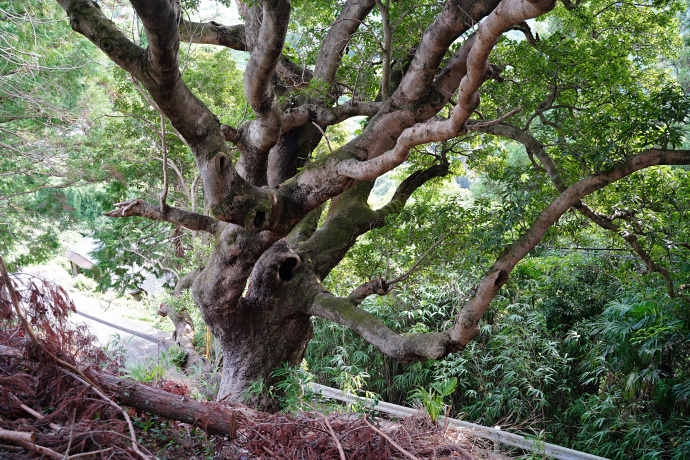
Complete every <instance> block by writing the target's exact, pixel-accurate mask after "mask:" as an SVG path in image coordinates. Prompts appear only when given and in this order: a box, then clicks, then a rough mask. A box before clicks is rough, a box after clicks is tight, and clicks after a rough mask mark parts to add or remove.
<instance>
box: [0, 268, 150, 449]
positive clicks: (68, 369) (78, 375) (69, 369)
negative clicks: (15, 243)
mask: <svg viewBox="0 0 690 460" xmlns="http://www.w3.org/2000/svg"><path fill="white" fill-rule="evenodd" d="M0 272H1V273H0V274H1V275H2V278H3V280H4V284H5V288H6V289H7V292H8V293H9V294H10V298H11V299H12V303H13V304H14V308H15V310H16V312H17V316H19V318H20V320H21V322H22V325H23V326H24V330H25V331H26V333H27V335H28V336H29V337H30V338H31V341H32V342H33V343H34V344H36V345H37V346H39V347H40V348H41V349H42V350H43V352H44V353H45V354H46V356H48V357H49V358H50V359H51V360H53V361H54V362H55V363H56V364H57V365H58V366H59V367H60V368H61V370H63V371H64V372H65V373H67V374H69V375H70V376H71V377H72V378H74V379H76V380H78V381H80V382H82V383H84V384H85V385H88V386H89V387H91V389H92V390H93V391H94V392H95V393H96V394H98V396H100V397H101V398H102V399H103V400H105V401H106V402H107V403H109V404H110V405H112V406H113V407H115V408H116V409H118V410H119V411H120V412H122V414H123V415H124V417H125V420H126V421H127V424H128V425H129V431H130V435H131V441H132V449H133V450H134V452H136V453H137V454H138V455H139V456H140V457H141V458H142V459H144V460H149V459H150V457H149V456H148V455H145V454H144V453H143V452H141V451H140V450H139V447H138V443H137V436H136V433H135V432H134V427H133V426H132V421H131V420H130V419H129V415H127V412H125V410H124V409H122V408H121V407H120V406H118V405H117V404H115V403H114V402H113V401H112V400H111V399H110V398H108V397H107V396H106V395H105V394H103V392H102V391H100V389H99V388H98V386H97V385H96V384H95V383H93V382H92V381H91V379H89V378H88V377H87V376H86V375H84V373H83V372H82V371H81V370H80V369H78V368H77V367H75V366H73V365H72V364H70V363H68V362H65V361H63V360H61V359H60V358H58V357H57V356H55V355H54V354H53V353H51V352H50V351H48V349H47V348H46V347H45V346H44V345H43V343H42V342H41V341H40V340H39V339H38V337H37V336H36V332H34V330H33V328H32V327H31V325H30V324H29V320H28V319H27V318H26V314H25V313H24V309H23V308H22V306H21V305H20V304H19V297H18V296H17V292H16V291H15V290H14V286H13V284H12V280H11V279H10V275H9V273H7V269H6V268H5V261H4V260H3V258H2V256H0ZM49 450H50V449H49ZM58 455H59V454H58ZM59 458H64V457H63V456H60V457H59Z"/></svg>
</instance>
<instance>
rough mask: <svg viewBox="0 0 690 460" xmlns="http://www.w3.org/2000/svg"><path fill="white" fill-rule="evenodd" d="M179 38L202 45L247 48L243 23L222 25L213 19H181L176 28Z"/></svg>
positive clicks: (239, 49)
mask: <svg viewBox="0 0 690 460" xmlns="http://www.w3.org/2000/svg"><path fill="white" fill-rule="evenodd" d="M178 32H179V34H180V40H182V41H185V42H188V43H199V44H204V45H220V46H225V47H226V48H231V49H234V50H238V51H246V50H247V42H246V40H247V38H246V37H245V34H244V24H237V25H234V26H224V25H222V24H218V23H217V22H215V21H211V22H191V21H182V22H181V23H180V26H179V28H178Z"/></svg>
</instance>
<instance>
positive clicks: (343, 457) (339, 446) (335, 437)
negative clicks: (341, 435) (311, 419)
mask: <svg viewBox="0 0 690 460" xmlns="http://www.w3.org/2000/svg"><path fill="white" fill-rule="evenodd" d="M316 413H317V414H319V415H320V416H321V418H322V419H323V421H324V423H326V428H328V432H329V433H330V434H331V437H332V438H333V441H335V445H336V447H338V453H339V454H340V460H347V457H345V451H344V450H343V445H342V444H340V440H339V439H338V437H337V436H336V435H335V431H333V427H332V426H331V424H330V423H329V421H328V417H326V416H325V415H323V414H322V413H321V412H319V411H316Z"/></svg>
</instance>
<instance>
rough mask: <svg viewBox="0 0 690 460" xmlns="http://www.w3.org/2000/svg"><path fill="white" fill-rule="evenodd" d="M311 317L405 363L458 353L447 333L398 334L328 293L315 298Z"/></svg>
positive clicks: (378, 320)
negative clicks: (340, 327) (345, 330)
mask: <svg viewBox="0 0 690 460" xmlns="http://www.w3.org/2000/svg"><path fill="white" fill-rule="evenodd" d="M353 294H354V293H353ZM309 313H310V314H312V315H315V316H320V317H322V318H326V319H328V320H331V321H334V322H336V323H338V324H342V325H343V326H346V327H348V328H349V329H352V330H353V331H355V332H357V333H358V334H359V335H361V336H362V338H364V339H365V340H366V341H367V342H369V343H371V344H372V345H374V346H375V347H376V348H378V349H379V350H381V351H382V352H383V353H384V354H386V355H388V356H390V357H392V358H395V359H397V360H399V361H402V362H412V361H422V360H425V359H439V358H442V357H443V356H446V355H447V354H448V353H451V352H453V351H457V350H458V348H456V347H455V346H454V345H453V344H452V343H451V339H450V335H449V334H448V333H447V332H427V333H424V334H420V333H412V334H405V335H400V334H397V333H396V332H394V331H392V330H391V329H389V328H388V327H387V326H386V325H385V324H383V321H381V320H380V319H379V318H378V317H376V316H374V315H372V314H371V313H369V312H367V311H365V310H362V309H361V308H359V307H357V303H356V302H355V300H353V299H350V298H342V297H334V296H333V295H331V294H330V293H328V292H324V293H322V294H320V295H317V296H316V297H315V298H314V300H313V303H312V305H311V307H310V309H309Z"/></svg>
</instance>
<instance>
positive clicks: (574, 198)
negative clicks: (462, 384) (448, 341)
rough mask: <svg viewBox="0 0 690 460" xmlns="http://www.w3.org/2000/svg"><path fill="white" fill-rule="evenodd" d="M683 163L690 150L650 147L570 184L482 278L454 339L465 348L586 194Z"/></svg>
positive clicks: (461, 315)
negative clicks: (504, 289) (520, 267)
mask: <svg viewBox="0 0 690 460" xmlns="http://www.w3.org/2000/svg"><path fill="white" fill-rule="evenodd" d="M681 164H690V150H661V149H648V150H645V151H644V152H642V153H640V154H638V155H634V156H632V157H630V158H628V159H627V160H625V161H623V162H621V163H619V164H618V165H617V166H616V167H614V168H613V169H612V170H610V171H607V172H601V173H597V174H593V175H591V176H588V177H586V178H585V179H582V180H580V181H579V182H576V183H575V184H573V185H571V186H570V187H568V188H567V189H566V190H565V191H563V193H561V194H560V195H559V196H558V198H556V199H555V200H554V201H552V202H551V204H550V205H549V206H548V207H547V208H546V209H545V210H544V211H542V212H541V213H540V214H539V215H538V216H537V218H536V219H535V221H534V223H533V224H532V226H531V227H530V228H529V229H528V230H527V231H526V232H525V233H523V234H522V236H520V238H518V239H517V240H515V241H514V242H513V244H511V245H510V246H509V247H508V248H506V250H505V251H503V253H502V254H501V255H500V256H499V257H498V259H497V260H496V262H495V263H494V264H493V265H492V266H491V267H490V268H489V270H488V271H487V273H486V275H484V277H483V278H482V279H481V280H480V282H479V284H478V285H477V289H476V291H475V293H474V295H473V296H472V297H471V298H470V300H469V301H468V302H467V303H466V304H465V305H464V306H463V307H462V309H461V310H460V312H459V313H458V316H457V318H456V322H455V324H454V326H453V328H452V329H451V330H450V334H451V337H452V339H453V342H457V343H458V345H459V346H460V347H461V348H464V347H465V346H466V345H467V343H469V342H470V341H471V340H472V339H473V338H474V337H476V336H477V335H478V334H479V326H478V324H479V319H480V318H481V317H482V315H483V314H484V313H485V312H486V310H488V308H489V306H490V304H491V301H492V300H493V298H494V297H495V296H496V294H497V293H498V290H499V289H500V288H501V286H502V285H503V284H505V283H506V282H507V281H508V277H509V275H510V272H511V271H512V270H513V268H514V267H515V265H517V263H518V262H519V261H520V260H522V259H523V258H524V257H525V256H526V255H527V254H528V253H529V252H530V251H531V250H532V249H533V248H534V247H535V246H536V245H537V244H538V243H539V241H541V239H542V238H543V236H544V235H545V234H546V232H547V231H548V229H549V228H550V227H551V226H552V225H553V224H554V223H555V222H556V221H557V220H558V219H559V218H560V216H562V215H563V213H565V212H566V211H567V210H568V209H569V208H571V207H573V206H575V205H576V204H577V203H578V202H580V200H581V199H582V198H584V197H585V196H587V195H589V194H591V193H593V192H595V191H597V190H600V189H602V188H604V187H605V186H607V185H609V184H611V183H613V182H615V181H617V180H619V179H621V178H623V177H626V176H629V175H630V174H632V173H634V172H635V171H639V170H640V169H644V168H647V167H650V166H657V165H681Z"/></svg>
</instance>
